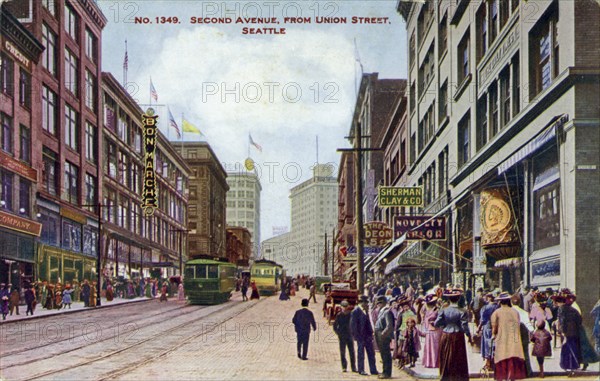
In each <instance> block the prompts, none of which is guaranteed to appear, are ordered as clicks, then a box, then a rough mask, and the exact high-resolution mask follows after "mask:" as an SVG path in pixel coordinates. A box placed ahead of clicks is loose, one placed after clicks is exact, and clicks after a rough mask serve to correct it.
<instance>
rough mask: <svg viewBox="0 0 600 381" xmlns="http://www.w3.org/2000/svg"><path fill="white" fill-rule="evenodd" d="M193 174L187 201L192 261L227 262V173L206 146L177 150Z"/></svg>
mask: <svg viewBox="0 0 600 381" xmlns="http://www.w3.org/2000/svg"><path fill="white" fill-rule="evenodd" d="M175 149H176V150H177V152H178V153H179V154H181V156H182V157H183V158H184V160H185V162H186V163H187V165H188V166H189V168H190V170H191V174H190V180H189V201H188V229H189V235H188V242H189V253H188V254H189V257H190V258H194V257H195V256H198V255H208V256H211V257H221V258H226V257H227V254H226V249H227V239H226V232H225V229H226V222H225V206H226V200H225V197H226V193H227V191H228V190H229V185H227V180H226V179H227V173H226V172H225V169H224V168H223V166H222V165H221V163H220V162H219V159H218V158H217V155H215V153H214V151H213V150H212V148H211V147H210V145H209V144H208V143H207V142H181V144H177V146H176V147H175Z"/></svg>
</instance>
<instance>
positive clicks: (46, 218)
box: [40, 209, 60, 246]
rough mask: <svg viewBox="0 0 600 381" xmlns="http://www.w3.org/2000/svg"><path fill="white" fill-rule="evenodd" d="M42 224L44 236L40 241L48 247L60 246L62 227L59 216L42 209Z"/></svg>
mask: <svg viewBox="0 0 600 381" xmlns="http://www.w3.org/2000/svg"><path fill="white" fill-rule="evenodd" d="M40 214H41V215H42V216H41V217H40V222H41V223H42V234H41V236H40V240H41V241H42V242H43V243H45V244H48V245H52V246H58V245H59V242H58V239H59V237H60V225H59V219H60V217H59V216H58V214H54V213H52V212H50V211H47V210H45V209H40Z"/></svg>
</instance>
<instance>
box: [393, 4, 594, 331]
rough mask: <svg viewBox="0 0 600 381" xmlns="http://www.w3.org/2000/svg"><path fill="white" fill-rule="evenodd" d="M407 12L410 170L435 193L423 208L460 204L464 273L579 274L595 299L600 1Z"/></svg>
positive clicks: (509, 284) (451, 241) (508, 278)
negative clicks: (599, 23)
mask: <svg viewBox="0 0 600 381" xmlns="http://www.w3.org/2000/svg"><path fill="white" fill-rule="evenodd" d="M398 11H399V12H400V14H401V15H402V16H403V17H404V19H405V20H406V22H407V24H406V26H407V36H408V38H409V44H408V57H409V71H408V78H409V84H410V89H411V91H410V93H409V94H410V95H409V102H408V105H409V117H408V118H409V127H408V134H409V136H410V141H409V160H408V162H409V166H408V173H407V182H408V184H409V185H423V187H424V193H425V206H424V208H422V209H418V210H413V212H417V213H423V214H425V213H426V214H429V215H437V216H446V217H447V221H448V222H447V226H449V231H448V235H447V237H448V238H447V242H446V244H445V245H446V247H447V248H448V249H449V250H450V252H451V254H450V255H449V257H448V260H449V262H450V263H452V265H453V266H452V267H453V281H454V283H459V284H463V285H464V286H465V287H467V288H469V287H478V286H480V285H486V286H487V287H488V288H491V287H496V286H499V287H501V288H503V289H505V290H508V291H514V290H515V289H516V287H517V286H518V285H519V282H520V281H521V280H523V281H524V282H525V284H529V285H535V286H538V287H544V288H545V287H553V288H558V287H568V288H570V289H571V290H575V292H576V293H577V296H578V298H577V302H578V303H579V304H580V306H581V308H582V310H583V311H589V310H590V309H591V308H592V307H593V305H594V304H595V303H596V301H597V300H598V298H599V297H600V291H599V289H598V287H597V282H593V281H590V280H591V279H596V278H597V275H596V273H597V269H598V268H600V257H599V256H598V246H599V243H600V242H599V240H600V238H599V236H598V226H600V221H599V218H600V216H599V215H598V213H597V208H596V207H595V206H597V205H598V203H599V202H600V195H599V194H598V192H597V189H598V187H599V186H600V176H598V168H599V166H600V160H599V156H600V155H599V147H600V128H599V125H600V111H599V109H598V104H600V90H599V88H598V81H599V79H600V78H599V72H600V71H599V69H600V66H599V64H598V63H599V62H600V53H599V50H598V46H599V44H600V30H598V28H597V26H596V24H597V20H598V19H599V18H600V4H598V3H597V2H592V1H528V2H522V1H517V0H510V1H500V0H492V1H464V0H459V1H456V0H447V1H437V2H429V1H428V2H425V3H424V4H417V3H408V2H403V1H400V2H399V3H398ZM445 198H447V199H446V200H444V199H445ZM472 274H476V275H475V276H472ZM584 322H585V324H586V326H588V327H591V325H592V324H591V321H590V320H589V314H584Z"/></svg>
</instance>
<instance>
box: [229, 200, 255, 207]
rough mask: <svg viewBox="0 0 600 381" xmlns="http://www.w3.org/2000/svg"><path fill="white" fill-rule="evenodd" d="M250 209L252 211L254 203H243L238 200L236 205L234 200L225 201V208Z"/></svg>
mask: <svg viewBox="0 0 600 381" xmlns="http://www.w3.org/2000/svg"><path fill="white" fill-rule="evenodd" d="M236 206H237V207H238V208H250V209H254V201H243V200H238V201H237V204H236V201H235V200H231V201H227V207H228V208H235V207H236Z"/></svg>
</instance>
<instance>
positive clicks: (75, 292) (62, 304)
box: [0, 278, 185, 320]
mask: <svg viewBox="0 0 600 381" xmlns="http://www.w3.org/2000/svg"><path fill="white" fill-rule="evenodd" d="M161 284H162V286H161ZM103 290H104V292H103V294H104V295H105V296H106V301H107V302H110V301H112V300H113V299H114V298H115V297H120V298H129V299H132V298H136V297H144V296H145V297H148V298H156V297H157V296H160V300H161V301H164V300H167V296H169V295H171V296H175V295H177V296H178V299H179V300H185V296H184V290H183V283H182V282H178V283H177V282H169V281H168V280H166V279H164V280H162V281H161V280H157V279H152V278H147V279H135V280H133V281H132V280H126V281H121V282H120V281H116V280H109V279H107V280H105V282H104V286H103ZM97 297H98V288H97V283H96V282H95V281H91V282H90V281H88V280H87V279H84V280H83V281H82V282H79V281H78V280H77V279H74V280H73V281H72V282H67V283H65V284H64V285H63V284H62V283H61V282H60V281H59V282H56V283H52V282H47V281H39V282H34V283H31V282H25V283H24V286H23V290H20V289H19V288H18V287H16V286H14V285H13V284H10V283H9V284H6V283H0V313H1V314H2V320H6V318H7V316H11V315H13V314H14V315H20V311H19V305H20V304H22V302H25V305H26V306H27V309H26V311H25V315H30V314H31V315H33V314H34V311H35V309H36V306H38V305H39V306H40V308H44V309H48V310H54V309H56V310H60V309H71V305H72V304H73V303H76V302H83V304H84V307H96V306H97V304H98V302H97Z"/></svg>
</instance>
